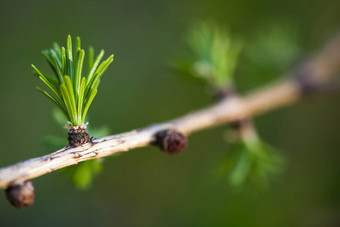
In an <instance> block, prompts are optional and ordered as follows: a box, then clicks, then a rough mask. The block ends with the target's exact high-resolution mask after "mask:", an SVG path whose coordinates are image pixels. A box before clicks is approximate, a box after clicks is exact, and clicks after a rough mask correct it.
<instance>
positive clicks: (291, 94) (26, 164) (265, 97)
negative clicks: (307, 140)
mask: <svg viewBox="0 0 340 227" xmlns="http://www.w3.org/2000/svg"><path fill="white" fill-rule="evenodd" d="M339 69H340V36H337V37H336V38H334V39H333V40H331V41H330V42H329V43H328V45H326V47H325V48H324V49H323V50H322V51H321V52H320V53H319V54H318V55H317V56H316V57H315V58H313V59H311V60H310V61H308V62H307V63H306V64H303V65H302V66H301V67H300V68H298V69H297V70H296V71H295V72H294V73H292V74H291V75H288V79H286V80H284V81H281V82H278V83H276V84H273V85H271V86H269V87H265V88H262V89H261V90H259V91H255V92H253V93H251V94H249V95H247V96H245V97H233V98H228V99H225V100H224V101H221V102H219V103H217V104H215V105H213V106H211V107H208V108H205V109H202V110H200V111H197V112H193V113H190V114H188V115H185V116H183V117H180V118H177V119H174V120H172V121H168V122H165V123H161V124H154V125H151V126H149V127H146V128H142V129H137V130H133V131H130V132H126V133H122V134H118V135H112V136H108V137H103V138H99V139H95V140H94V141H93V144H91V143H88V144H85V145H83V146H81V147H77V148H68V147H65V148H62V149H60V150H58V151H56V152H54V153H51V154H48V155H45V156H42V157H37V158H33V159H29V160H26V161H23V162H19V163H17V164H15V165H11V166H8V167H4V168H1V169H0V188H7V187H8V186H14V185H17V184H19V183H21V182H24V181H26V180H30V179H33V178H36V177H39V176H41V175H44V174H47V173H50V172H52V171H54V170H57V169H61V168H64V167H66V166H70V165H76V164H78V163H79V162H82V161H86V160H90V159H94V158H102V157H105V156H109V155H112V154H115V153H118V152H125V151H129V150H132V149H134V148H139V147H144V146H148V145H151V144H153V143H154V142H155V135H156V133H158V132H160V131H163V130H167V129H173V130H176V131H178V132H181V133H182V134H184V135H190V134H191V133H193V132H196V131H200V130H203V129H207V128H211V127H214V126H218V125H221V124H226V123H230V122H233V121H236V120H238V119H244V118H246V117H251V116H255V115H259V114H262V113H265V112H267V111H270V110H274V109H276V108H279V107H283V106H286V105H288V104H292V103H294V102H296V101H297V100H298V99H299V98H300V97H301V96H302V95H304V94H308V93H311V92H315V91H318V90H320V88H322V87H323V86H324V85H325V84H327V83H328V82H329V81H331V80H333V79H334V77H335V76H336V74H337V73H338V72H339Z"/></svg>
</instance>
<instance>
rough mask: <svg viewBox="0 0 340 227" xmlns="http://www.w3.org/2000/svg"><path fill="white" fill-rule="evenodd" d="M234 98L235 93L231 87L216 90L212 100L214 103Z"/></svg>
mask: <svg viewBox="0 0 340 227" xmlns="http://www.w3.org/2000/svg"><path fill="white" fill-rule="evenodd" d="M235 96H236V92H235V90H234V89H233V88H231V87H221V88H219V89H216V90H215V92H214V94H213V98H214V100H215V101H216V102H221V101H223V100H225V99H227V98H232V97H235Z"/></svg>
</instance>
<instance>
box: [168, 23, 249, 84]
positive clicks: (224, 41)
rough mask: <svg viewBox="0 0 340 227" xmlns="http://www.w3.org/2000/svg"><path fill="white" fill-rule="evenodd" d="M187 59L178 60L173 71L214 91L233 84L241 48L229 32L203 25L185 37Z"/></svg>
mask: <svg viewBox="0 0 340 227" xmlns="http://www.w3.org/2000/svg"><path fill="white" fill-rule="evenodd" d="M186 44H187V53H185V52H184V53H182V54H183V55H187V56H186V57H179V59H178V60H177V62H176V63H175V64H174V67H175V68H176V69H177V70H179V71H180V72H181V74H182V75H187V76H192V77H196V78H199V79H202V80H204V81H206V82H208V83H209V84H211V85H212V86H213V87H223V86H226V85H230V84H232V83H233V78H232V77H233V74H234V71H235V67H236V64H237V61H238V57H239V54H240V50H241V47H242V44H241V42H240V41H238V40H235V39H232V38H231V35H230V33H229V32H228V31H225V30H223V29H220V28H219V27H218V26H217V25H215V24H209V23H204V24H201V25H200V26H197V27H195V28H194V29H192V30H191V31H190V32H189V33H188V34H187V37H186Z"/></svg>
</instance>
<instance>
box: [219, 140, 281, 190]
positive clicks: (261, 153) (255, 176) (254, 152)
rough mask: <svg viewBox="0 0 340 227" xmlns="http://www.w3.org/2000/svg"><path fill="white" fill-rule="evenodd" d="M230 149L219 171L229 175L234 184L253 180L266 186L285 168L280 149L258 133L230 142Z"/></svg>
mask: <svg viewBox="0 0 340 227" xmlns="http://www.w3.org/2000/svg"><path fill="white" fill-rule="evenodd" d="M228 151H229V154H228V156H227V157H226V158H225V159H224V160H223V161H222V162H221V163H220V165H219V169H218V171H219V174H220V175H221V176H222V177H225V176H227V177H228V179H229V182H230V184H231V185H233V186H241V185H242V184H244V183H246V182H248V181H251V183H253V184H254V185H256V186H257V187H258V188H261V189H262V188H266V187H268V186H269V184H270V180H271V179H272V177H275V176H277V175H278V174H279V173H281V172H282V170H283V163H284V159H283V158H282V157H281V155H280V153H279V151H277V149H275V148H274V147H272V146H270V145H268V144H266V143H265V142H263V141H262V140H261V139H260V138H259V137H258V136H257V135H256V134H254V135H251V136H245V137H243V138H242V139H238V140H236V141H235V142H234V143H230V144H229V149H228Z"/></svg>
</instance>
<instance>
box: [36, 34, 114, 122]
mask: <svg viewBox="0 0 340 227" xmlns="http://www.w3.org/2000/svg"><path fill="white" fill-rule="evenodd" d="M42 53H43V55H44V56H45V58H46V60H47V62H48V63H49V65H50V66H51V68H52V70H53V73H54V75H53V76H50V75H47V74H45V73H42V72H41V71H39V70H38V69H37V67H35V66H34V65H33V64H32V68H33V69H34V71H35V75H36V76H37V77H38V78H39V79H40V80H41V81H42V82H43V83H44V84H45V85H46V86H47V87H48V88H49V91H46V90H43V89H41V88H39V87H37V89H38V91H40V92H41V93H42V94H43V95H45V96H46V97H47V98H48V99H50V100H51V101H52V102H53V103H55V104H56V105H57V106H58V108H59V109H60V110H61V111H62V112H63V113H64V114H65V116H66V117H67V119H68V121H69V122H70V123H71V124H70V126H82V125H84V123H85V118H86V114H87V112H88V110H89V107H90V105H91V103H92V101H93V99H94V97H95V96H96V94H97V92H98V86H99V83H100V79H101V77H102V75H103V73H104V72H105V71H106V69H107V68H108V66H109V65H110V64H111V63H112V61H113V55H110V56H109V57H108V58H107V59H106V60H104V61H102V62H101V60H102V58H103V56H104V50H101V51H100V53H99V55H98V56H97V58H95V59H94V49H93V48H92V47H89V49H88V57H87V72H86V73H84V72H83V65H84V59H85V50H84V49H82V48H81V40H80V38H79V37H77V44H76V47H75V49H74V50H73V48H72V39H71V36H70V35H68V37H67V44H66V48H64V47H60V46H59V45H58V44H57V43H54V45H53V48H51V49H48V50H44V51H43V52H42ZM84 74H85V76H84ZM84 127H85V125H84Z"/></svg>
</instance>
